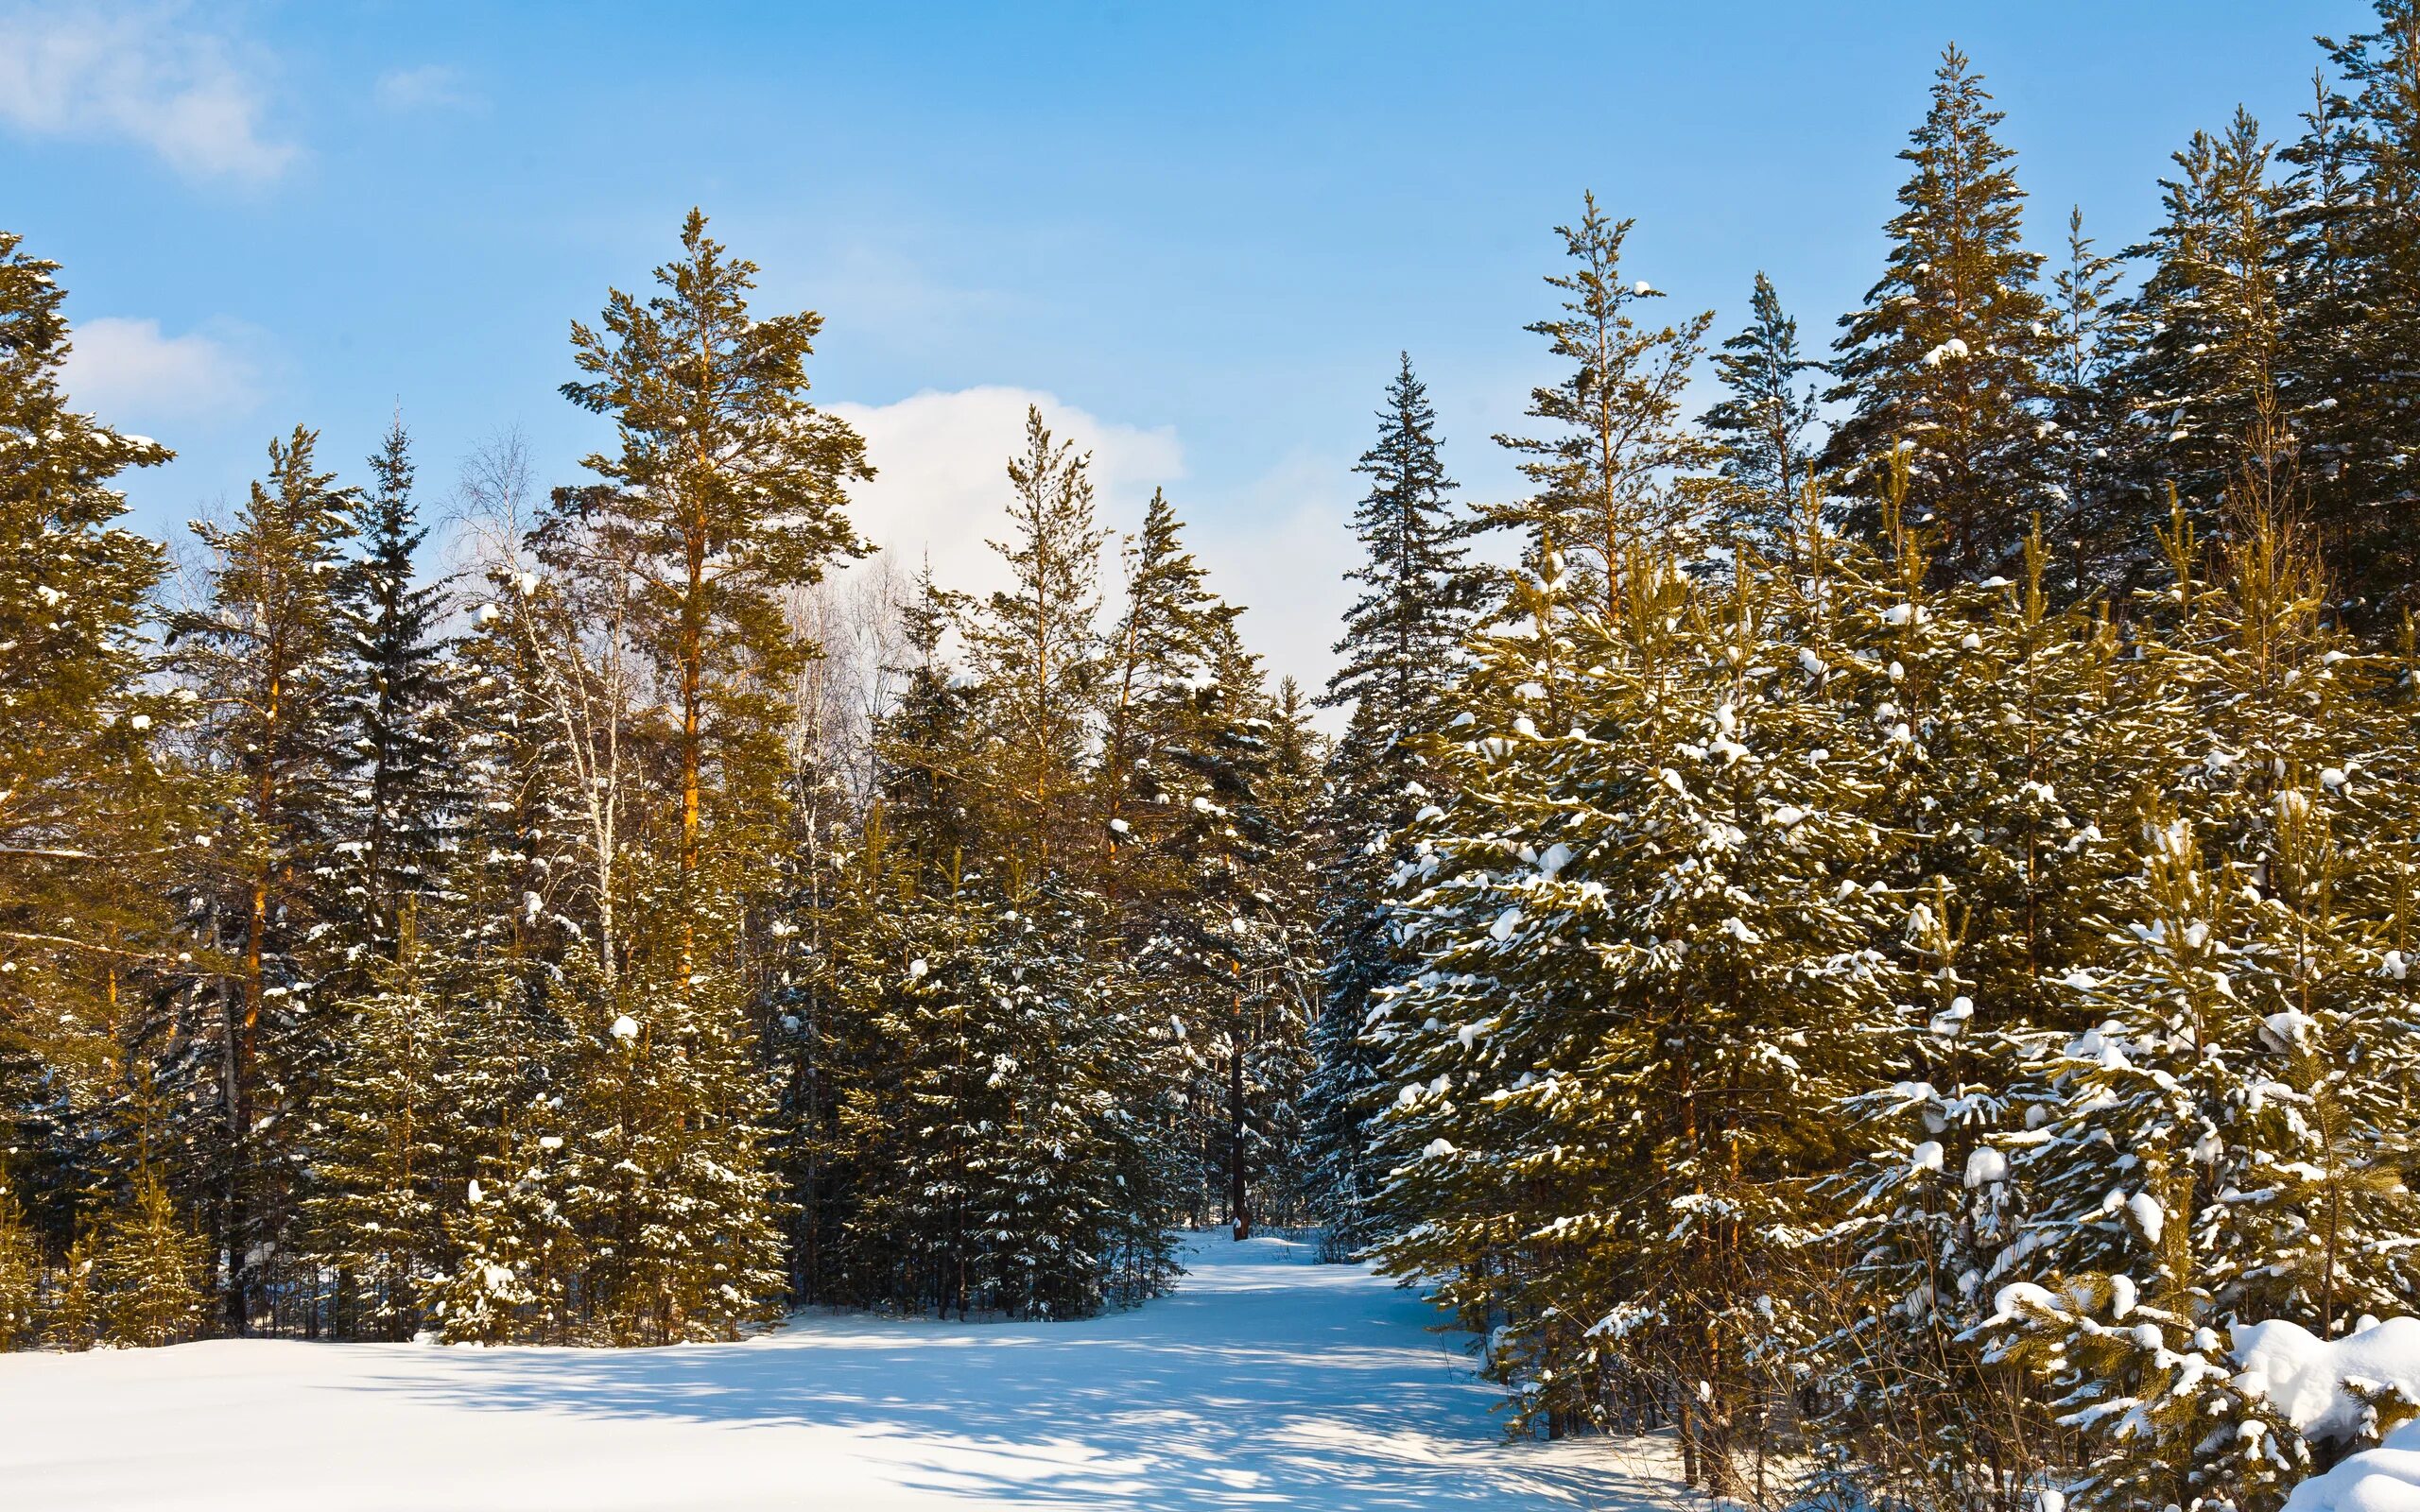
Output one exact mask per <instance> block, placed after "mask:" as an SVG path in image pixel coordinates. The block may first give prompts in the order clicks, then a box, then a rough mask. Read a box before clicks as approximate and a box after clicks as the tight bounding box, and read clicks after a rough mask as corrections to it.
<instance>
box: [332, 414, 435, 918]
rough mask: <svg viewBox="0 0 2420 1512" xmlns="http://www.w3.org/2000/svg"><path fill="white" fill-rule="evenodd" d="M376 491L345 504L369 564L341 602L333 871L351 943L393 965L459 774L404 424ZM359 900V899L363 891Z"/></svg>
mask: <svg viewBox="0 0 2420 1512" xmlns="http://www.w3.org/2000/svg"><path fill="white" fill-rule="evenodd" d="M370 473H371V478H372V486H371V488H370V490H368V491H367V492H365V493H360V494H355V495H354V496H353V497H352V498H351V499H350V500H348V501H347V503H348V507H349V511H350V515H351V522H350V533H351V535H352V537H353V539H354V541H355V542H356V543H357V547H358V549H359V551H360V552H361V555H360V556H359V557H358V558H355V559H354V561H352V562H351V563H349V564H348V565H347V567H346V569H345V580H344V584H343V591H342V595H341V600H340V610H339V612H340V614H341V616H342V639H341V642H340V644H339V648H338V652H337V655H338V657H339V659H340V668H341V670H340V671H339V672H338V673H337V675H336V677H335V679H333V691H334V692H335V694H336V696H337V709H336V711H335V714H334V723H335V725H336V727H337V734H336V743H335V747H334V751H335V760H336V765H337V771H336V781H337V782H338V784H339V785H340V788H341V790H342V792H343V799H342V802H343V805H344V808H345V810H346V813H345V816H344V820H343V826H344V830H343V833H342V837H341V839H340V840H339V842H338V851H339V854H338V855H337V857H336V858H333V861H332V867H333V869H334V870H335V871H336V873H337V878H338V879H339V883H340V885H341V888H342V901H341V907H342V910H343V912H344V914H345V916H346V918H347V921H348V923H350V924H354V925H355V926H357V928H348V929H346V930H345V931H344V932H345V934H347V935H348V936H351V942H352V943H354V944H358V945H365V946H369V947H371V948H373V949H374V950H376V951H377V953H378V954H381V955H388V956H391V955H392V954H393V952H394V951H395V949H396V943H395V942H396V934H397V929H398V925H397V922H396V918H397V915H398V914H399V912H400V911H401V910H402V908H403V907H404V905H405V902H406V900H409V899H414V898H418V897H421V896H423V895H425V894H426V893H427V892H428V890H429V888H430V887H431V885H433V884H434V882H435V877H434V875H433V873H434V872H435V870H436V868H438V866H439V865H440V859H439V858H440V852H441V850H442V849H443V848H444V847H445V846H446V844H447V843H448V841H449V839H450V836H449V834H448V833H447V829H448V825H449V822H450V820H449V816H448V814H447V812H446V803H447V798H448V792H449V789H453V788H455V787H457V786H458V777H457V776H456V775H455V774H454V773H453V772H452V771H451V769H450V763H449V761H448V750H447V747H446V744H445V738H444V731H443V729H442V722H443V717H444V714H445V712H446V711H445V705H446V702H447V700H448V698H449V696H450V690H449V689H448V688H447V686H446V684H445V680H444V679H445V673H446V670H447V667H448V665H449V654H448V647H447V646H446V644H445V643H444V641H443V640H442V638H441V636H440V634H439V630H438V625H439V622H440V621H441V619H442V618H443V616H444V614H445V610H446V603H445V598H446V592H445V586H444V585H443V584H441V583H430V584H420V583H416V582H415V581H414V576H413V575H414V563H413V558H414V555H415V553H417V552H418V551H419V549H420V547H421V543H422V542H423V541H424V540H426V539H427V534H428V533H427V531H426V529H425V528H424V527H423V525H422V524H421V523H420V519H419V515H418V512H417V511H416V510H415V508H414V507H413V504H412V461H411V440H410V438H409V437H408V436H407V435H406V433H405V431H404V422H403V419H402V417H401V416H400V415H398V416H397V417H396V419H395V421H394V422H393V423H392V424H391V425H390V426H389V428H388V432H387V438H386V440H385V442H384V443H383V444H382V445H381V446H380V448H379V450H378V453H377V455H374V456H372V458H371V459H370ZM356 889H357V890H356Z"/></svg>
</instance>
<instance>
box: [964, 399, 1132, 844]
mask: <svg viewBox="0 0 2420 1512" xmlns="http://www.w3.org/2000/svg"><path fill="white" fill-rule="evenodd" d="M1009 482H1010V485H1011V489H1012V490H1013V493H1012V496H1011V501H1010V505H1009V519H1010V523H1011V524H1012V525H1013V526H1014V527H1015V535H1014V539H1013V540H1011V541H1008V542H1005V543H1003V542H1000V541H994V542H993V543H992V544H993V549H994V550H995V551H997V552H998V553H999V554H1000V556H1001V558H1002V559H1003V560H1004V561H1006V563H1007V564H1008V568H1009V574H1010V578H1011V584H1012V586H1011V587H1010V588H1008V589H1005V590H1002V591H1000V592H998V593H994V594H993V595H992V597H991V599H990V601H989V602H988V603H987V604H985V605H984V606H983V612H982V613H981V614H979V615H976V616H974V617H972V618H971V619H970V620H969V622H968V623H967V624H966V626H965V627H964V629H965V632H966V639H967V648H968V661H969V669H970V671H971V672H972V673H973V674H974V676H975V678H976V679H977V682H979V683H980V684H981V686H982V690H983V693H982V697H981V700H980V708H981V711H982V712H981V714H980V717H981V719H982V721H983V730H984V738H985V739H986V740H987V741H988V742H989V743H990V744H991V747H992V757H991V765H992V778H993V782H992V784H991V785H992V787H993V789H994V803H995V804H996V805H998V812H997V816H996V817H995V819H994V825H995V826H996V828H995V831H994V833H996V835H997V836H998V840H997V841H996V842H995V843H998V844H1001V845H1003V846H1004V847H1005V850H1006V853H1007V854H1008V855H1010V856H1012V857H1014V858H1015V859H1016V860H1017V861H1018V862H1019V863H1020V864H1022V865H1024V866H1027V867H1029V868H1034V870H1035V871H1036V873H1037V874H1041V873H1045V872H1046V871H1047V869H1048V868H1049V867H1050V866H1051V857H1052V855H1053V852H1054V851H1055V852H1056V853H1057V855H1058V856H1059V857H1060V859H1061V860H1064V859H1066V857H1067V856H1068V855H1069V854H1070V851H1071V847H1072V846H1073V845H1074V841H1073V837H1072V836H1067V837H1065V838H1064V839H1062V836H1063V832H1064V831H1065V830H1066V829H1067V828H1068V826H1067V819H1068V817H1069V816H1071V814H1072V813H1073V812H1074V807H1075V806H1074V804H1073V803H1072V802H1070V801H1069V800H1070V799H1073V798H1075V796H1076V795H1077V792H1078V788H1079V782H1078V769H1079V766H1080V762H1081V758H1082V756H1083V752H1084V747H1085V743H1086V741H1087V739H1088V738H1089V736H1090V734H1091V713H1092V711H1093V709H1094V708H1095V707H1096V701H1095V700H1096V694H1097V692H1098V679H1099V678H1100V675H1101V670H1102V669H1101V645H1100V634H1099V628H1098V624H1097V623H1096V617H1097V615H1098V610H1099V607H1100V598H1099V593H1098V576H1099V571H1100V548H1101V545H1102V542H1103V541H1106V540H1107V539H1108V537H1107V533H1106V532H1104V531H1103V530H1101V529H1100V528H1099V526H1098V525H1097V524H1095V523H1094V516H1093V485H1092V477H1091V458H1090V456H1088V455H1079V454H1078V453H1077V452H1076V450H1075V444H1074V443H1073V442H1071V441H1060V442H1055V443H1054V441H1053V440H1052V438H1051V435H1050V431H1049V429H1048V428H1047V427H1046V426H1045V425H1044V424H1043V423H1042V411H1041V410H1040V409H1038V408H1035V407H1032V406H1030V405H1029V406H1028V407H1027V409H1026V421H1025V451H1024V453H1023V454H1022V455H1019V456H1015V457H1012V458H1011V459H1010V462H1009ZM1055 839H1057V840H1061V841H1062V843H1060V844H1058V845H1056V846H1054V845H1053V843H1052V842H1053V841H1054V840H1055Z"/></svg>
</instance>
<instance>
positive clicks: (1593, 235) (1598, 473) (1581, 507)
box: [1487, 194, 1720, 614]
mask: <svg viewBox="0 0 2420 1512" xmlns="http://www.w3.org/2000/svg"><path fill="white" fill-rule="evenodd" d="M1632 225H1633V222H1631V221H1628V220H1620V221H1613V220H1608V219H1606V218H1605V215H1604V213H1603V212H1602V211H1600V210H1599V209H1598V208H1597V197H1596V196H1595V195H1593V194H1592V195H1589V196H1587V197H1586V198H1585V199H1584V200H1583V202H1582V211H1581V217H1580V224H1579V225H1577V226H1558V227H1556V228H1555V234H1556V235H1557V236H1560V237H1562V238H1563V243H1564V253H1565V254H1566V255H1567V256H1568V257H1569V258H1570V259H1571V266H1570V269H1569V271H1567V272H1564V273H1560V274H1549V275H1547V284H1548V286H1550V287H1552V288H1555V289H1559V290H1561V291H1562V292H1563V294H1564V301H1563V303H1562V307H1561V310H1560V312H1559V313H1557V314H1556V315H1554V316H1551V317H1549V318H1547V319H1544V320H1541V321H1538V322H1537V323H1536V324H1534V325H1531V326H1530V328H1529V329H1530V331H1531V332H1533V333H1535V334H1536V335H1542V336H1544V337H1546V338H1547V344H1548V346H1549V348H1550V350H1551V351H1552V352H1553V353H1554V355H1555V356H1556V357H1557V358H1559V359H1561V360H1563V361H1564V362H1567V363H1569V364H1570V365H1571V371H1570V374H1569V376H1567V377H1565V378H1564V379H1563V380H1561V381H1560V382H1558V383H1557V384H1555V385H1554V386H1553V387H1545V388H1535V389H1532V390H1530V410H1529V414H1530V419H1532V420H1538V421H1546V422H1547V424H1549V425H1551V426H1553V427H1555V430H1554V432H1553V433H1552V434H1550V435H1548V436H1547V437H1544V438H1535V439H1528V438H1514V437H1508V436H1499V437H1497V438H1496V441H1497V443H1498V444H1499V445H1502V446H1505V447H1507V448H1509V449H1511V450H1512V451H1513V452H1514V453H1516V454H1518V455H1521V456H1523V457H1525V458H1528V460H1525V461H1523V462H1522V463H1521V471H1522V472H1523V473H1524V474H1525V475H1526V476H1527V477H1528V478H1529V479H1530V483H1531V484H1532V485H1533V486H1534V487H1535V488H1536V490H1537V491H1536V492H1535V493H1534V494H1532V495H1531V496H1530V498H1528V499H1526V500H1523V501H1521V502H1519V503H1516V504H1513V505H1509V506H1505V507H1499V508H1495V509H1493V510H1491V511H1489V514H1488V517H1487V518H1488V520H1489V523H1490V524H1495V525H1500V526H1506V527H1511V528H1515V529H1518V530H1520V531H1522V532H1524V533H1525V535H1526V536H1527V537H1528V542H1529V553H1530V558H1532V560H1535V559H1538V558H1542V557H1543V555H1544V554H1545V553H1547V552H1548V551H1560V552H1562V553H1563V554H1564V557H1565V558H1566V559H1567V560H1568V561H1569V562H1570V563H1571V565H1572V570H1573V572H1574V575H1575V576H1577V577H1578V578H1579V579H1580V580H1581V581H1582V582H1583V583H1585V584H1586V585H1588V586H1587V587H1586V588H1585V589H1584V590H1583V592H1586V593H1590V594H1591V595H1592V596H1594V597H1595V598H1596V599H1597V601H1598V602H1599V604H1600V605H1601V606H1602V607H1603V608H1604V610H1605V611H1606V612H1607V613H1609V614H1610V613H1613V612H1616V610H1618V608H1619V606H1620V603H1621V601H1622V593H1623V590H1622V587H1621V585H1620V583H1619V582H1618V580H1617V577H1618V574H1619V570H1620V563H1621V560H1622V558H1623V557H1624V555H1625V554H1626V553H1628V552H1629V551H1630V549H1631V548H1632V547H1633V546H1634V545H1635V544H1636V543H1638V542H1640V541H1650V540H1676V541H1694V540H1695V539H1696V533H1697V532H1698V531H1699V529H1700V527H1701V526H1702V525H1703V500H1702V495H1703V480H1694V481H1693V480H1692V476H1691V475H1692V474H1696V473H1700V472H1704V471H1705V470H1707V469H1709V468H1711V467H1713V466H1714V465H1715V464H1716V463H1717V462H1718V461H1719V460H1720V452H1719V451H1718V449H1717V448H1716V447H1715V446H1714V445H1713V444H1712V443H1711V442H1709V441H1707V440H1706V439H1705V438H1704V437H1703V436H1702V435H1700V434H1699V433H1698V431H1697V430H1696V428H1695V427H1693V426H1691V425H1690V424H1689V423H1688V421H1687V418H1686V417H1685V415H1684V414H1683V412H1682V404H1683V400H1684V398H1685V394H1686V391H1687V388H1688V383H1689V376H1690V373H1691V370H1692V369H1694V367H1695V366H1696V363H1697V359H1698V357H1699V355H1700V353H1701V352H1702V351H1703V339H1704V336H1705V333H1706V328H1707V327H1709V326H1711V325H1712V324H1713V323H1714V312H1712V311H1711V310H1709V311H1706V312H1705V313H1703V314H1702V315H1696V316H1691V317H1689V318H1687V319H1685V320H1683V321H1682V322H1680V323H1678V324H1676V325H1666V326H1662V327H1652V326H1648V325H1644V324H1641V323H1640V321H1639V319H1638V318H1637V316H1636V315H1634V313H1633V309H1634V306H1636V305H1638V304H1640V303H1642V302H1644V301H1649V300H1656V299H1662V298H1663V297H1664V296H1663V291H1662V290H1660V289H1657V288H1655V287H1653V286H1652V285H1651V284H1650V283H1648V282H1647V281H1646V280H1645V279H1640V280H1637V281H1635V282H1632V283H1625V282H1624V281H1623V273H1622V266H1621V258H1622V247H1623V244H1624V243H1625V242H1627V241H1628V240H1629V238H1630V231H1631V227H1632Z"/></svg>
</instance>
